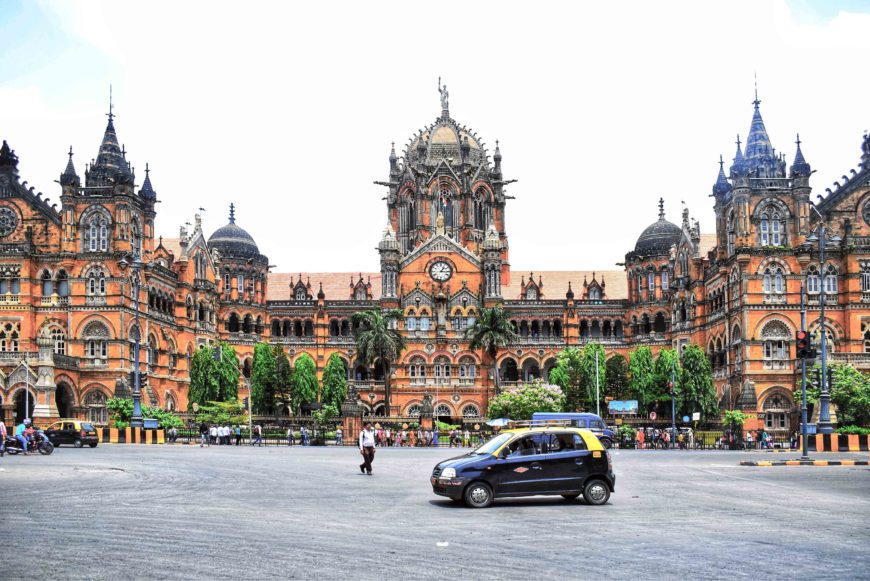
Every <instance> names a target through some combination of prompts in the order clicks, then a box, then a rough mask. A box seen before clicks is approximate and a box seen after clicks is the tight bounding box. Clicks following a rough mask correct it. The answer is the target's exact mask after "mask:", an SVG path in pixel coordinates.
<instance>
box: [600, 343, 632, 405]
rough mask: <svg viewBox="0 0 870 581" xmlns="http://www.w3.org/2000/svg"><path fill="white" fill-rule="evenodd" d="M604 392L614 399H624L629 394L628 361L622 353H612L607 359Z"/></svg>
mask: <svg viewBox="0 0 870 581" xmlns="http://www.w3.org/2000/svg"><path fill="white" fill-rule="evenodd" d="M605 376H606V379H607V381H606V382H605V387H604V393H605V394H607V395H609V396H610V397H612V398H614V399H618V400H621V399H624V398H627V397H628V396H629V393H628V390H629V378H628V362H627V361H626V360H625V357H623V356H622V355H618V354H617V355H614V356H613V357H611V358H610V359H608V360H607V372H606V373H605Z"/></svg>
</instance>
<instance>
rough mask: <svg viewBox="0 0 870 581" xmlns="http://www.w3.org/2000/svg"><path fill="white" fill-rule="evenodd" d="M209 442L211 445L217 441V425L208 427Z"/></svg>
mask: <svg viewBox="0 0 870 581" xmlns="http://www.w3.org/2000/svg"><path fill="white" fill-rule="evenodd" d="M208 443H209V445H211V444H215V443H217V426H211V427H210V428H209V429H208Z"/></svg>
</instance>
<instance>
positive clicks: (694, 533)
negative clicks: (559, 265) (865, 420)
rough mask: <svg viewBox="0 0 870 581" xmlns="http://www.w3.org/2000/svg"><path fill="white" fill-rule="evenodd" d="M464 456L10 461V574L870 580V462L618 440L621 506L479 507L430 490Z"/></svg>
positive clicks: (271, 453)
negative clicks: (751, 463)
mask: <svg viewBox="0 0 870 581" xmlns="http://www.w3.org/2000/svg"><path fill="white" fill-rule="evenodd" d="M454 452H455V451H451V450H447V449H443V448H441V449H425V450H423V449H387V450H378V452H377V456H376V458H375V463H374V466H375V473H374V476H372V477H368V476H363V475H361V474H360V473H359V469H358V464H359V463H360V461H361V457H360V455H359V453H358V452H356V451H355V449H353V448H300V447H293V448H290V449H288V448H287V447H281V448H278V447H271V448H253V449H252V448H249V447H241V448H236V447H234V446H231V447H217V446H213V447H211V448H204V449H200V448H199V447H198V446H180V445H178V446H111V445H101V446H99V447H98V448H96V449H89V448H85V449H81V450H76V449H72V448H66V447H64V448H60V449H57V450H56V451H55V453H54V454H53V455H51V456H48V457H42V456H29V457H26V458H25V457H21V456H18V457H9V456H6V457H5V458H3V459H2V460H0V483H2V486H3V501H2V505H0V546H2V547H3V557H2V559H0V579H17V578H25V577H26V578H28V579H76V578H95V579H129V578H135V579H141V578H148V579H206V578H211V579H215V578H217V579H226V578H233V579H257V578H284V579H491V578H497V579H523V578H527V579H556V578H560V579H593V578H595V579H599V578H618V579H628V578H641V579H648V578H654V579H661V578H682V579H709V578H729V579H734V578H749V579H773V578H777V579H782V578H785V579H790V578H814V579H828V578H830V579H867V578H870V529H868V522H870V469H868V467H866V466H862V467H858V466H854V467H847V466H843V467H759V468H750V467H740V466H738V462H739V461H740V460H741V459H765V460H766V459H777V460H781V459H790V458H792V456H794V455H793V454H788V453H785V454H770V453H764V452H756V453H737V452H694V451H693V452H680V451H644V452H636V451H623V452H620V451H615V452H614V468H615V471H616V473H617V486H616V493H615V494H614V495H612V496H611V499H610V503H608V504H607V505H606V506H601V507H595V506H587V505H585V504H583V503H582V502H576V501H575V502H566V501H564V500H563V499H562V498H561V497H555V498H553V497H534V498H524V499H516V500H500V501H496V503H495V504H494V505H493V506H492V507H490V508H488V509H484V510H472V509H467V508H464V507H461V506H459V505H456V504H454V503H452V502H451V501H450V500H448V499H442V498H441V497H438V496H435V495H433V494H432V491H431V488H430V486H429V474H430V472H431V470H432V467H433V466H434V465H435V463H436V462H437V461H439V460H442V459H444V458H447V457H450V456H452V455H455V454H454ZM819 456H822V455H819ZM867 456H868V455H867V454H840V455H824V457H825V458H828V459H834V458H835V457H839V458H856V459H867Z"/></svg>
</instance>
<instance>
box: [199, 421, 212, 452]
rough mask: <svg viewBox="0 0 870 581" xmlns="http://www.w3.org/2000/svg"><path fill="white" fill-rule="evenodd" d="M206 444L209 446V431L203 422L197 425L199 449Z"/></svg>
mask: <svg viewBox="0 0 870 581" xmlns="http://www.w3.org/2000/svg"><path fill="white" fill-rule="evenodd" d="M206 444H210V441H209V429H208V424H207V423H205V422H203V423H201V424H200V425H199V447H200V448H202V447H203V446H205V445H206Z"/></svg>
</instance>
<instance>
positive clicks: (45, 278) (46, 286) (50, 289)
mask: <svg viewBox="0 0 870 581" xmlns="http://www.w3.org/2000/svg"><path fill="white" fill-rule="evenodd" d="M40 279H41V280H42V296H44V297H50V296H51V295H53V294H54V281H53V280H51V273H50V272H48V271H47V270H43V271H42V275H41V276H40Z"/></svg>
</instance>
